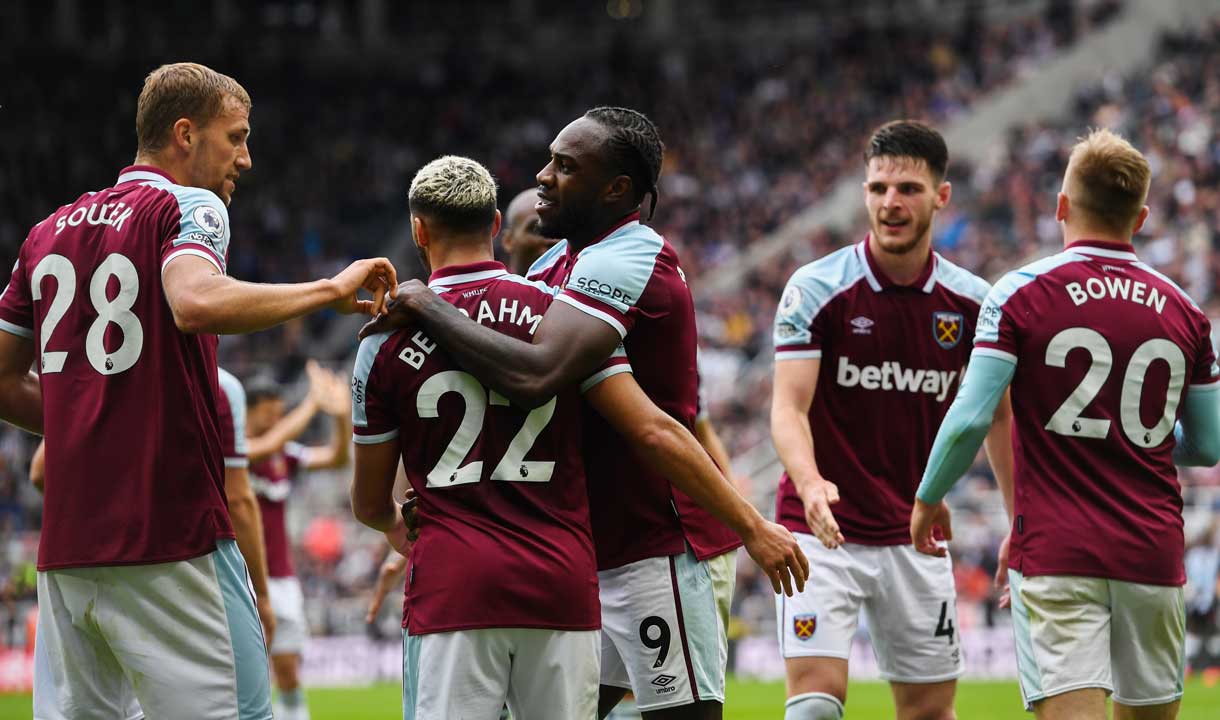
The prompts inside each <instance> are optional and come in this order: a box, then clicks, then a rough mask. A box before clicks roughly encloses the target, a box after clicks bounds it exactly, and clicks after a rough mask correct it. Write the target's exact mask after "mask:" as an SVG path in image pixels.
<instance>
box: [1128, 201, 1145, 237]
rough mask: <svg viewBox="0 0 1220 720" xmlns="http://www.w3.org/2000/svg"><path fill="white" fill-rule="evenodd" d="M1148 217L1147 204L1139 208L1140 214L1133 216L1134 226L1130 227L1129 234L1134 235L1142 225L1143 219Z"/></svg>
mask: <svg viewBox="0 0 1220 720" xmlns="http://www.w3.org/2000/svg"><path fill="white" fill-rule="evenodd" d="M1147 219H1148V206H1147V205H1145V206H1144V207H1142V208H1140V214H1139V215H1138V216H1136V218H1135V227H1133V228H1131V234H1132V235H1134V234H1136V233H1137V232H1139V231H1140V228H1142V227H1144V221H1145V220H1147Z"/></svg>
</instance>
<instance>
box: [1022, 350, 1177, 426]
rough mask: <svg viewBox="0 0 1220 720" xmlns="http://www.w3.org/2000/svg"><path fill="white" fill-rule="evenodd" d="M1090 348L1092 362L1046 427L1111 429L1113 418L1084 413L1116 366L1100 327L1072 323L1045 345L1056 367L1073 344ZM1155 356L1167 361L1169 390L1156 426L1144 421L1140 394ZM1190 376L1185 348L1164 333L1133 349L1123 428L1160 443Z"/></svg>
mask: <svg viewBox="0 0 1220 720" xmlns="http://www.w3.org/2000/svg"><path fill="white" fill-rule="evenodd" d="M1076 348H1083V349H1084V350H1086V351H1088V353H1089V356H1090V359H1091V362H1090V364H1089V370H1088V372H1087V373H1085V376H1084V379H1082V380H1081V381H1080V384H1079V385H1077V386H1076V389H1075V390H1074V391H1072V394H1071V395H1069V396H1068V397H1067V399H1066V400H1064V401H1063V404H1062V405H1060V406H1059V409H1058V410H1056V411H1055V414H1054V415H1052V416H1051V419H1050V422H1048V423H1047V424H1046V429H1047V430H1050V431H1051V432H1053V433H1058V434H1059V435H1066V436H1068V437H1082V438H1096V439H1100V438H1104V437H1105V436H1106V435H1107V434H1108V433H1109V432H1110V421H1109V420H1106V419H1103V418H1087V417H1082V416H1081V413H1082V412H1084V409H1085V408H1086V407H1087V406H1088V405H1089V403H1091V402H1093V398H1094V397H1096V396H1097V393H1098V392H1100V391H1101V388H1102V386H1103V385H1104V384H1105V382H1106V379H1107V378H1108V377H1110V371H1111V369H1113V367H1114V352H1113V350H1111V348H1110V343H1108V342H1106V339H1105V338H1104V337H1102V335H1101V333H1099V332H1097V331H1096V330H1093V329H1091V328H1083V327H1074V328H1068V329H1066V330H1062V331H1060V332H1059V334H1057V335H1055V337H1054V338H1052V339H1051V341H1050V344H1048V345H1047V346H1046V364H1047V365H1050V366H1052V367H1060V368H1061V367H1067V356H1068V353H1070V352H1071V351H1072V350H1075V349H1076ZM1155 360H1163V361H1165V363H1167V364H1168V365H1169V394H1168V395H1167V396H1166V398H1165V410H1164V411H1163V412H1162V413H1161V416H1160V417H1159V418H1157V421H1156V422H1155V423H1153V425H1152V427H1145V426H1144V421H1143V420H1141V419H1140V399H1141V398H1142V397H1143V394H1144V378H1145V377H1146V376H1147V374H1148V368H1149V366H1151V365H1152V363H1153V361H1155ZM1185 382H1186V357H1185V356H1184V355H1183V354H1182V349H1181V348H1179V347H1178V346H1177V345H1174V344H1173V343H1171V342H1169V341H1168V340H1165V339H1163V338H1153V339H1152V340H1148V341H1146V342H1145V343H1143V344H1142V345H1140V346H1139V347H1138V348H1136V350H1135V352H1134V353H1132V354H1131V359H1130V360H1129V361H1128V362H1127V371H1126V372H1125V373H1124V374H1123V386H1122V395H1121V397H1120V400H1119V412H1118V417H1119V420H1120V424H1121V425H1122V428H1123V434H1124V435H1126V436H1127V439H1128V440H1130V441H1131V442H1132V444H1134V445H1136V446H1138V447H1143V448H1150V447H1156V446H1157V445H1160V444H1161V443H1162V442H1164V440H1165V438H1167V437H1169V433H1171V432H1173V423H1174V419H1175V418H1176V417H1177V412H1178V401H1179V400H1180V399H1181V397H1182V385H1183V383H1185Z"/></svg>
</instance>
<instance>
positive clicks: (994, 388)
mask: <svg viewBox="0 0 1220 720" xmlns="http://www.w3.org/2000/svg"><path fill="white" fill-rule="evenodd" d="M1016 370H1017V366H1016V364H1014V363H1013V362H1012V361H1011V360H1008V359H1002V358H998V357H995V356H992V355H980V354H978V353H977V352H976V353H975V354H973V355H971V357H970V364H969V365H968V366H967V367H966V375H965V377H964V378H962V385H961V388H960V389H959V390H958V393H957V397H956V398H955V399H954V400H953V404H952V405H951V406H949V412H948V413H946V415H945V419H944V422H942V423H941V425H940V430H938V431H937V433H936V441H935V442H933V443H932V453H931V455H930V456H929V457H928V467H927V468H926V469H925V470H924V474H923V481H922V482H920V484H919V489H918V490H917V491H916V493H915V508H914V510H913V512H912V514H911V541H912V542H913V543H914V544H915V549H916V550H919V551H920V552H922V553H926V554H928V555H944V554H945V550H944V548H942V547H940V546H939V544H938V543H937V542H936V541H935V539H934V538H933V530H934V529H935V528H937V527H940V529H941V530H942V531H943V532H944V535H945V539H950V538H951V537H952V531H951V530H950V528H949V522H948V520H949V517H948V512H949V511H948V508H947V507H945V505H944V503H943V500H944V497H945V495H946V494H947V493H948V492H949V490H950V489H951V488H952V487H953V485H954V484H956V483H957V481H958V480H959V479H961V477H962V475H964V474H965V472H966V471H967V470H969V469H970V463H971V462H972V461H973V460H974V457H975V455H977V454H978V451H979V447H980V446H981V445H982V444H983V439H984V437H986V435H987V432H988V430H989V429H990V428H991V421H992V418H993V417H995V412H996V407H997V406H998V405H999V404H1000V400H1001V399H1002V398H1003V397H1004V391H1006V390H1007V389H1008V385H1009V383H1011V382H1012V376H1013V375H1014V374H1015V373H1016Z"/></svg>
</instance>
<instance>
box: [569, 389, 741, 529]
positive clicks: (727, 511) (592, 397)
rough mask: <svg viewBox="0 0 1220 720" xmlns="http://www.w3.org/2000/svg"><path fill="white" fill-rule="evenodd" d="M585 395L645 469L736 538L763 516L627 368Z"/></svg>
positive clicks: (696, 441) (687, 431) (692, 436)
mask: <svg viewBox="0 0 1220 720" xmlns="http://www.w3.org/2000/svg"><path fill="white" fill-rule="evenodd" d="M585 399H586V400H588V401H589V404H590V405H592V406H593V409H595V410H597V412H598V413H600V414H601V415H602V417H604V418H606V420H607V421H608V422H609V423H610V424H611V426H613V427H614V429H615V430H616V431H618V433H619V434H620V435H622V436H623V438H624V439H626V440H627V441H628V442H629V443H630V444H631V447H632V449H633V450H635V452H636V453H638V454H639V455H640V457H641V458H643V459H644V461H645V462H646V463H647V464H648V466H649V467H650V468H652V469H653V470H655V471H656V472H658V473H660V474H661V475H663V476H665V477H666V478H668V479H669V481H670V482H671V483H673V485H674V487H676V488H678V489H679V490H681V491H682V492H684V493H686V494H687V495H689V496H690V498H691V499H692V500H694V501H695V502H696V503H698V504H699V506H700V507H702V508H704V509H705V510H707V511H708V512H710V513H712V515H714V516H716V517H717V518H718V519H719V520H721V521H722V522H724V523H725V524H726V525H728V526H729V527H730V528H731V529H732V530H733V531H734V532H736V533H737V534H738V535H739V536H741V537H742V538H748V537H749V536H750V534H751V533H753V532H754V531H755V530H756V529H757V528H758V527H759V526H761V525H762V524H763V523H764V522H765V520H764V519H763V517H762V515H760V514H759V512H758V510H756V509H755V508H754V506H753V505H751V504H750V503H749V501H747V500H746V499H745V498H744V497H742V496H741V493H739V492H737V489H736V488H735V487H733V485H732V483H730V482H729V481H728V479H726V478H725V476H724V474H723V473H722V472H721V471H720V469H719V468H717V467H716V464H715V463H713V462H712V458H711V456H710V455H708V453H707V451H705V450H704V449H703V446H702V445H700V444H699V441H698V440H696V439H695V437H694V435H692V434H691V433H690V431H689V430H687V429H686V427H685V426H683V425H682V424H681V423H679V422H678V421H677V420H675V419H674V418H673V417H671V416H670V415H669V414H667V413H666V412H665V411H663V410H661V409H660V408H659V407H657V406H656V405H655V404H654V403H653V402H652V400H650V399H649V398H648V396H647V395H646V394H645V393H644V391H643V389H641V388H640V386H639V384H638V383H636V381H635V377H634V376H633V375H631V374H630V373H620V374H618V375H613V376H611V377H609V378H607V379H605V380H603V381H602V382H600V383H598V384H597V385H595V386H594V387H592V388H591V389H590V390H589V391H588V392H586V393H585Z"/></svg>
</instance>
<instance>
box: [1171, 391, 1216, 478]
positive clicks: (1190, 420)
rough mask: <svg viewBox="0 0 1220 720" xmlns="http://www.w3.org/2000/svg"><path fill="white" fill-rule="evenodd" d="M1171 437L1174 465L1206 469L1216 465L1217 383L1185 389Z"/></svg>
mask: <svg viewBox="0 0 1220 720" xmlns="http://www.w3.org/2000/svg"><path fill="white" fill-rule="evenodd" d="M1173 435H1174V439H1175V440H1176V441H1177V444H1176V445H1174V447H1173V462H1174V464H1175V465H1181V466H1186V465H1197V466H1203V467H1210V466H1212V465H1215V464H1216V463H1217V462H1220V384H1212V385H1204V386H1198V385H1192V386H1190V387H1188V388H1187V389H1186V397H1185V398H1184V399H1183V400H1182V414H1181V415H1180V416H1179V420H1178V424H1177V425H1176V426H1175V427H1174V429H1173Z"/></svg>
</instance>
